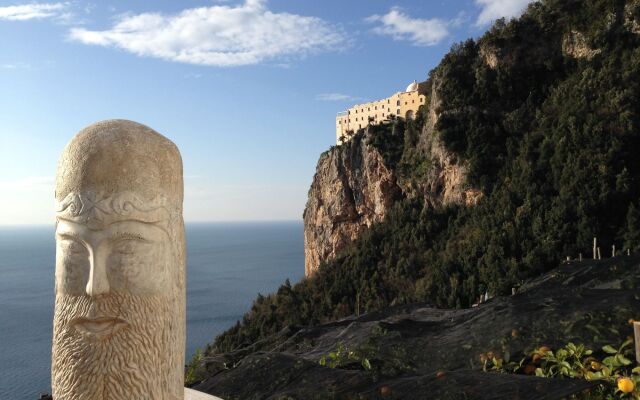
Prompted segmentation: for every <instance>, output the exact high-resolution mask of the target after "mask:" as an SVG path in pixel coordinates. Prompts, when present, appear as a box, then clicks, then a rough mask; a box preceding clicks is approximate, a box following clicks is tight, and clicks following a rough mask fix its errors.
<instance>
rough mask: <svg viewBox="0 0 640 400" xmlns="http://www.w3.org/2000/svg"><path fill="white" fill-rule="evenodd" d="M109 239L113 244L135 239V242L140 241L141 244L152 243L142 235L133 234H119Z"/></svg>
mask: <svg viewBox="0 0 640 400" xmlns="http://www.w3.org/2000/svg"><path fill="white" fill-rule="evenodd" d="M109 239H110V240H111V241H112V242H115V241H118V240H121V239H133V240H140V241H141V242H150V240H149V239H147V238H145V237H143V236H142V235H140V234H138V233H132V232H118V233H116V234H114V235H113V236H111V237H110V238H109Z"/></svg>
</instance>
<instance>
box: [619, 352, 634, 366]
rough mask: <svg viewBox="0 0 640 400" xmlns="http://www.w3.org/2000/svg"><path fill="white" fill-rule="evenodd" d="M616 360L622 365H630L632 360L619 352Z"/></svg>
mask: <svg viewBox="0 0 640 400" xmlns="http://www.w3.org/2000/svg"><path fill="white" fill-rule="evenodd" d="M616 361H618V362H619V363H620V364H622V365H630V364H631V360H629V359H628V358H627V357H625V356H623V355H622V354H617V355H616Z"/></svg>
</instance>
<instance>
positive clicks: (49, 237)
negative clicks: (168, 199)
mask: <svg viewBox="0 0 640 400" xmlns="http://www.w3.org/2000/svg"><path fill="white" fill-rule="evenodd" d="M186 232H187V257H188V258H187V268H188V269H187V274H188V275H187V349H186V352H187V358H189V357H190V356H191V355H192V354H193V352H194V351H195V349H196V348H198V347H203V346H204V345H205V344H207V343H209V342H211V341H212V340H213V338H214V337H215V336H216V335H217V334H219V333H221V332H222V331H224V330H225V329H227V328H229V327H230V326H232V325H233V324H235V322H236V320H238V319H240V318H241V317H242V315H243V314H244V313H245V312H246V311H247V310H248V309H249V307H250V306H251V302H252V301H253V299H254V298H255V297H256V295H257V294H258V293H263V294H264V293H269V292H272V291H274V290H275V289H277V288H278V286H279V285H280V284H282V283H283V282H284V280H285V279H287V278H289V279H290V280H291V281H292V282H296V281H298V280H299V279H300V278H302V276H303V275H304V250H303V236H302V223H301V222H300V223H298V222H280V223H233V224H232V223H219V224H191V225H187V227H186ZM54 264H55V244H54V240H53V228H52V227H37V228H36V227H29V228H0V400H34V399H37V398H38V394H39V393H40V392H50V390H49V388H50V377H49V375H50V363H51V333H52V332H51V330H52V320H53V272H54Z"/></svg>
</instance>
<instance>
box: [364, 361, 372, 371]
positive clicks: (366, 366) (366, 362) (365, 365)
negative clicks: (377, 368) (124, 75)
mask: <svg viewBox="0 0 640 400" xmlns="http://www.w3.org/2000/svg"><path fill="white" fill-rule="evenodd" d="M362 366H363V367H364V369H366V370H367V371H369V370H371V363H370V362H369V359H368V358H363V359H362Z"/></svg>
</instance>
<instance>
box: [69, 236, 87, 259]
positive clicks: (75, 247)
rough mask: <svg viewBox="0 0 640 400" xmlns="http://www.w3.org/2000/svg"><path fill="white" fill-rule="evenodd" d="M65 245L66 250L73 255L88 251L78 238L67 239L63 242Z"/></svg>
mask: <svg viewBox="0 0 640 400" xmlns="http://www.w3.org/2000/svg"><path fill="white" fill-rule="evenodd" d="M63 247H64V250H65V252H66V253H67V254H68V255H71V256H80V255H84V254H86V252H87V248H86V247H84V245H83V244H82V243H80V242H78V241H77V240H74V239H66V240H64V242H63Z"/></svg>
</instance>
